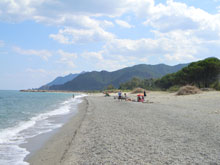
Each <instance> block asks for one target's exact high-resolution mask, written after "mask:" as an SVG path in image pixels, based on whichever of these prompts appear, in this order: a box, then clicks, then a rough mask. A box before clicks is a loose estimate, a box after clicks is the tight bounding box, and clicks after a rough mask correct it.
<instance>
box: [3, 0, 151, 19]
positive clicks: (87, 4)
mask: <svg viewBox="0 0 220 165" xmlns="http://www.w3.org/2000/svg"><path fill="white" fill-rule="evenodd" d="M152 3H153V0H111V1H109V0H89V1H88V0H80V1H78V0H65V1H62V0H54V1H53V0H32V1H28V0H17V1H11V0H4V1H0V6H1V8H0V10H1V13H2V14H1V15H0V19H1V20H3V21H9V22H14V21H15V22H17V21H24V20H30V19H32V20H36V21H42V20H43V21H45V20H46V19H48V18H50V19H48V20H47V21H49V20H50V21H52V22H53V20H52V19H53V18H55V19H56V20H61V18H65V19H67V17H68V18H71V17H72V16H75V15H87V16H96V17H97V16H111V17H115V16H121V15H122V14H123V13H126V12H128V11H136V10H138V8H145V9H146V6H148V5H149V4H152Z"/></svg>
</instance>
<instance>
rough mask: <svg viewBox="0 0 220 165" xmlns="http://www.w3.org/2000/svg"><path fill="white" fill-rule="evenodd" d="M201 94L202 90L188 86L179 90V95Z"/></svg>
mask: <svg viewBox="0 0 220 165" xmlns="http://www.w3.org/2000/svg"><path fill="white" fill-rule="evenodd" d="M197 93H201V90H200V89H199V88H197V87H196V86H190V85H186V86H183V87H181V88H180V89H179V91H178V92H177V95H190V94H197Z"/></svg>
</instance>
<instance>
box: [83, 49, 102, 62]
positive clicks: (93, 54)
mask: <svg viewBox="0 0 220 165" xmlns="http://www.w3.org/2000/svg"><path fill="white" fill-rule="evenodd" d="M81 56H82V57H84V58H86V59H91V58H92V59H98V60H102V59H103V57H102V51H100V52H84V53H82V54H81Z"/></svg>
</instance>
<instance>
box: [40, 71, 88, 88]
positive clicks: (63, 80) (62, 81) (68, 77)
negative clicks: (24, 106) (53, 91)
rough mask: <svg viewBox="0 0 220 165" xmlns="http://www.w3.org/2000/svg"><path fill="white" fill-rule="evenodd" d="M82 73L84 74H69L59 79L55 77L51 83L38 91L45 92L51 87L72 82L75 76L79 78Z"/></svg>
mask: <svg viewBox="0 0 220 165" xmlns="http://www.w3.org/2000/svg"><path fill="white" fill-rule="evenodd" d="M83 73H85V72H81V73H77V74H72V73H70V74H69V75H66V76H64V77H61V76H60V77H57V78H55V79H54V80H53V81H51V82H50V83H48V84H46V85H43V86H41V87H40V88H39V89H40V90H47V89H49V88H50V87H51V86H53V85H62V84H65V83H66V82H68V81H71V80H73V79H74V78H76V77H77V76H79V75H80V74H83Z"/></svg>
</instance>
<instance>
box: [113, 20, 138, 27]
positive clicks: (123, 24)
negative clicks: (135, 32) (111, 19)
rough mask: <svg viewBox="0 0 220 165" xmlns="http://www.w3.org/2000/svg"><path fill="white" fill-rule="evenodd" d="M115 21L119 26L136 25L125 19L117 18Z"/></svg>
mask: <svg viewBox="0 0 220 165" xmlns="http://www.w3.org/2000/svg"><path fill="white" fill-rule="evenodd" d="M115 22H116V23H117V24H118V25H119V26H121V27H124V28H132V27H134V26H132V25H130V24H129V23H127V22H126V21H123V20H119V19H117V20H115Z"/></svg>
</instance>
